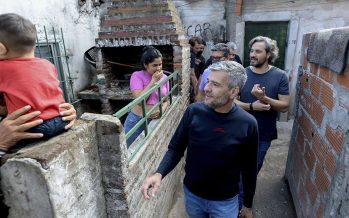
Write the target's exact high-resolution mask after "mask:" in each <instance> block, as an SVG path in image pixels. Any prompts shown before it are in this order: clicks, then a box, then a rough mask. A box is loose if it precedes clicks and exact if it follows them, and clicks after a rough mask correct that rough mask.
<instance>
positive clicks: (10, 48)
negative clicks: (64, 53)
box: [0, 13, 68, 139]
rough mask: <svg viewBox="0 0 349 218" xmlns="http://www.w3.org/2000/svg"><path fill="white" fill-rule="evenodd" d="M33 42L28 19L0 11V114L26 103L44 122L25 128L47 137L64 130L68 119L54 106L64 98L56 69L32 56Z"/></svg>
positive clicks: (32, 31)
mask: <svg viewBox="0 0 349 218" xmlns="http://www.w3.org/2000/svg"><path fill="white" fill-rule="evenodd" d="M35 42H36V28H35V26H34V24H32V23H31V22H30V21H29V20H27V19H25V18H23V17H21V16H19V15H17V14H13V13H9V14H2V15H0V94H1V93H3V95H4V99H5V103H6V108H4V107H3V106H2V107H1V106H0V113H2V114H0V115H2V116H3V115H6V112H8V113H9V114H10V113H12V112H13V111H15V110H17V109H19V108H22V107H24V106H26V105H30V106H31V111H41V114H40V115H39V116H38V118H40V119H43V120H44V122H43V123H42V124H40V125H39V126H37V127H34V128H32V129H30V130H28V132H33V133H42V134H43V135H44V136H43V138H41V139H48V138H51V137H53V136H56V135H58V134H60V133H62V132H64V131H65V126H66V125H67V124H68V122H66V121H63V120H62V117H61V116H60V110H59V107H58V105H60V104H62V103H64V102H65V101H64V98H63V95H62V90H61V88H60V87H59V80H58V78H57V76H58V75H57V70H56V68H55V66H54V65H53V64H52V63H51V62H49V61H47V60H45V59H40V58H36V57H35V56H34V50H35ZM0 98H1V97H0ZM5 109H7V111H6V110H5ZM31 111H29V112H31Z"/></svg>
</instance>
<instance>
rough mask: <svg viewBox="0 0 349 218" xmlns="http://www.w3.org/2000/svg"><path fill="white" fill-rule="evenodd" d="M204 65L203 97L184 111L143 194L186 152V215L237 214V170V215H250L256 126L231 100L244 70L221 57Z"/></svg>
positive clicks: (229, 216) (231, 217)
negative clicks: (241, 195)
mask: <svg viewBox="0 0 349 218" xmlns="http://www.w3.org/2000/svg"><path fill="white" fill-rule="evenodd" d="M209 69H210V71H211V73H210V75H209V76H208V79H207V84H206V86H205V101H204V102H203V103H194V104H191V105H190V106H189V107H188V108H187V110H186V111H185V113H184V115H183V117H182V120H181V122H180V123H179V125H178V127H177V129H176V132H175V134H174V135H173V137H172V139H171V141H170V144H169V146H168V150H167V152H166V154H165V156H164V158H163V159H162V161H161V163H160V165H159V167H158V169H157V170H156V173H155V174H153V175H151V176H150V177H148V178H147V179H146V180H145V181H144V183H143V187H142V191H143V195H144V197H145V198H146V199H150V198H151V197H152V196H154V194H155V192H156V191H157V189H158V187H159V186H160V183H161V180H162V179H163V178H164V177H165V176H166V175H167V174H168V173H169V172H170V171H171V170H172V169H174V168H175V166H176V165H177V164H178V162H179V161H180V160H181V158H182V157H183V156H184V152H185V150H187V155H186V166H185V177H184V182H183V183H184V194H185V206H186V211H187V213H188V215H189V217H226V218H236V217H237V216H238V211H239V209H238V193H239V180H240V173H241V177H242V180H243V184H244V192H245V199H244V207H243V208H242V210H241V217H244V218H251V217H252V202H253V196H254V193H255V187H256V178H257V168H256V165H257V147H258V128H257V122H256V120H255V119H254V118H253V116H252V115H250V114H249V113H247V112H246V111H245V110H243V109H242V108H240V107H239V106H237V105H236V104H235V103H234V99H235V97H236V96H237V95H238V93H239V90H240V89H241V88H242V86H243V85H244V83H245V81H246V74H245V69H244V68H243V66H242V65H240V64H238V63H236V62H234V61H220V62H217V63H214V64H212V65H211V66H210V67H209ZM150 188H152V189H150Z"/></svg>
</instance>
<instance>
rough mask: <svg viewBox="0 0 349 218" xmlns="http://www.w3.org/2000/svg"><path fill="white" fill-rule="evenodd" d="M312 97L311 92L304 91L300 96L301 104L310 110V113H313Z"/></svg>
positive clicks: (306, 109)
mask: <svg viewBox="0 0 349 218" xmlns="http://www.w3.org/2000/svg"><path fill="white" fill-rule="evenodd" d="M312 101H313V99H312V97H311V95H309V93H303V95H301V98H300V104H301V105H302V106H303V108H304V109H305V111H307V112H308V114H311V113H312Z"/></svg>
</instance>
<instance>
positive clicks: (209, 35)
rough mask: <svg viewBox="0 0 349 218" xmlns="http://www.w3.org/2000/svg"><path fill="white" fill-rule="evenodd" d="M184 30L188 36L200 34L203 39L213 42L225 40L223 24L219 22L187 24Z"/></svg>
mask: <svg viewBox="0 0 349 218" xmlns="http://www.w3.org/2000/svg"><path fill="white" fill-rule="evenodd" d="M186 31H187V36H188V38H191V37H193V36H200V37H201V38H203V39H204V40H205V41H213V42H214V43H218V42H222V41H225V40H226V29H225V26H223V25H220V24H214V25H212V24H210V23H203V24H202V25H201V24H196V25H189V26H188V27H186Z"/></svg>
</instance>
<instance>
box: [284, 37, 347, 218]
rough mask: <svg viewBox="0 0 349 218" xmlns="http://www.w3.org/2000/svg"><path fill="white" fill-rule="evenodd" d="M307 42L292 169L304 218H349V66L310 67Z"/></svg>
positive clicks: (296, 198)
mask: <svg viewBox="0 0 349 218" xmlns="http://www.w3.org/2000/svg"><path fill="white" fill-rule="evenodd" d="M309 39H310V33H309V34H305V35H304V38H303V48H302V58H301V60H303V61H302V63H301V66H300V70H299V74H298V85H297V87H298V88H297V93H298V94H297V101H296V102H297V111H296V118H295V121H294V126H293V131H292V139H291V143H290V149H289V155H288V160H287V167H286V177H287V180H288V182H289V185H290V189H291V193H292V196H293V201H294V204H295V207H296V211H297V215H298V217H348V216H349V209H348V208H349V201H348V200H349V197H348V196H349V190H348V186H349V136H348V129H349V116H348V114H349V65H348V66H347V68H346V70H345V72H344V73H343V74H336V73H335V72H332V71H331V70H329V69H327V68H324V67H320V66H318V65H316V64H311V63H308V61H307V57H306V51H307V48H308V45H309Z"/></svg>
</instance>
